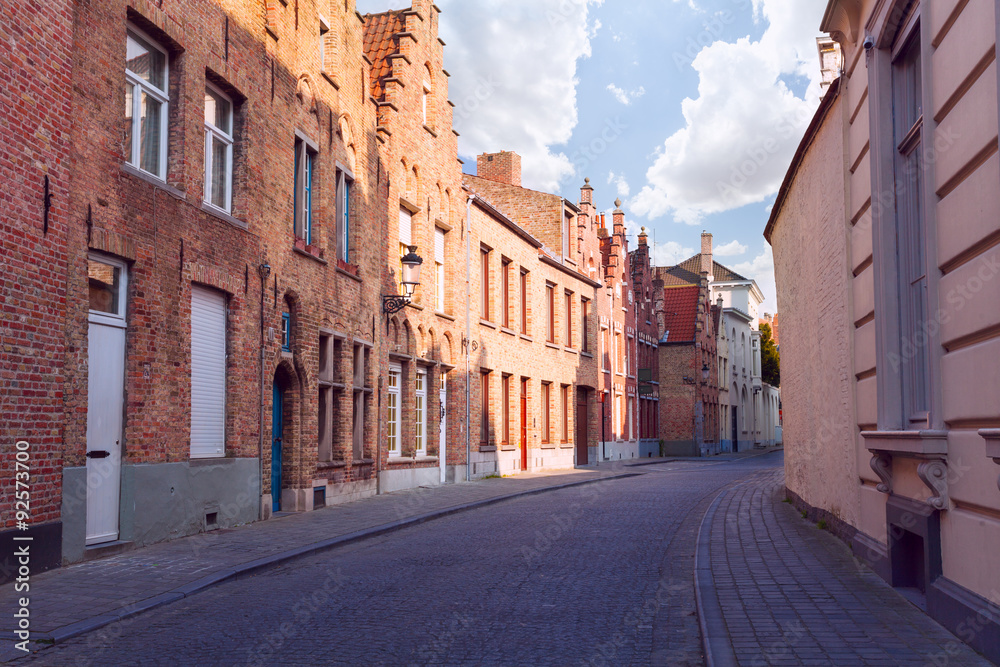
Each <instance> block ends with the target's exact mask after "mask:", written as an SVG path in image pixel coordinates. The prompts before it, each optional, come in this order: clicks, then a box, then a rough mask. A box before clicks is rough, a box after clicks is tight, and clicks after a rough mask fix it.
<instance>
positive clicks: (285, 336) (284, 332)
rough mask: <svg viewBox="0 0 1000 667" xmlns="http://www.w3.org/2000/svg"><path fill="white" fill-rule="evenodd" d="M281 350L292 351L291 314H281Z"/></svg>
mask: <svg viewBox="0 0 1000 667" xmlns="http://www.w3.org/2000/svg"><path fill="white" fill-rule="evenodd" d="M281 351H282V352H291V351H292V314H291V313H282V314H281Z"/></svg>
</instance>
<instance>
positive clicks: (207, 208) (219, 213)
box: [201, 202, 250, 231]
mask: <svg viewBox="0 0 1000 667" xmlns="http://www.w3.org/2000/svg"><path fill="white" fill-rule="evenodd" d="M201 210H202V211H204V212H205V213H208V214H209V215H211V216H212V217H215V218H218V219H219V220H222V221H223V222H228V223H229V224H230V225H232V226H233V227H238V228H239V229H242V230H243V231H247V230H248V229H250V226H249V225H248V224H247V223H245V222H243V221H242V220H240V219H239V218H234V217H233V216H231V215H229V214H228V213H226V212H225V211H223V210H222V209H221V208H216V207H215V206H212V205H211V204H209V203H208V202H202V203H201Z"/></svg>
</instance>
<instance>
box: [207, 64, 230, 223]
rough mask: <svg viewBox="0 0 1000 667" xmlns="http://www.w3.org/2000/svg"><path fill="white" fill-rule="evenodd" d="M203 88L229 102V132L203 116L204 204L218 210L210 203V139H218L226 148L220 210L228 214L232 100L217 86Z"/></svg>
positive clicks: (211, 193) (211, 194) (211, 85)
mask: <svg viewBox="0 0 1000 667" xmlns="http://www.w3.org/2000/svg"><path fill="white" fill-rule="evenodd" d="M205 88H207V89H209V90H211V91H212V92H213V93H215V94H216V95H218V96H219V97H221V98H222V99H224V100H226V101H227V102H229V127H230V132H228V133H227V132H225V131H224V130H222V128H219V127H217V126H216V125H215V124H214V123H212V122H210V121H209V120H208V116H207V115H206V116H205V197H204V199H205V203H206V204H208V205H209V206H211V207H212V208H219V207H218V206H216V205H215V204H214V203H213V202H212V196H213V195H214V194H215V193H214V192H212V167H213V166H214V165H213V163H212V139H213V138H215V139H218V140H219V141H221V142H222V143H223V144H225V146H226V178H225V181H226V205H225V207H223V208H222V210H223V211H225V212H226V213H229V212H231V211H232V209H233V143H234V139H233V137H234V136H235V134H236V114H235V110H234V104H233V99H232V98H231V97H230V96H229V95H227V94H226V93H224V92H223V91H222V89H220V88H219V87H218V86H216V85H214V84H212V83H211V82H209V81H206V82H205Z"/></svg>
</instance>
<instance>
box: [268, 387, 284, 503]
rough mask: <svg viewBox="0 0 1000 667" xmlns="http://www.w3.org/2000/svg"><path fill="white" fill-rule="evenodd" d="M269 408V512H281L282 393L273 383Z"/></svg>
mask: <svg viewBox="0 0 1000 667" xmlns="http://www.w3.org/2000/svg"><path fill="white" fill-rule="evenodd" d="M273 393H274V395H273V397H272V403H271V405H272V407H271V511H272V512H280V511H281V433H282V430H283V428H282V427H283V421H284V420H283V419H282V414H283V410H282V409H281V404H282V402H283V399H284V397H285V395H284V392H282V391H281V388H280V387H278V383H274V392H273Z"/></svg>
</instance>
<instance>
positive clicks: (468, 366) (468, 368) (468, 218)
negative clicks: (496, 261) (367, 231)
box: [465, 195, 475, 482]
mask: <svg viewBox="0 0 1000 667" xmlns="http://www.w3.org/2000/svg"><path fill="white" fill-rule="evenodd" d="M474 198H475V195H469V198H468V200H466V202H465V481H466V482H471V481H472V460H471V459H472V440H471V437H472V436H471V431H472V427H471V420H472V413H471V400H472V394H471V386H472V375H471V373H472V355H471V353H470V350H471V349H472V325H471V323H470V321H469V317H470V315H471V307H470V305H469V301H470V300H471V299H472V282H471V279H470V278H469V275H470V274H469V271H470V270H471V267H470V262H471V259H470V257H471V253H472V200H473V199H474Z"/></svg>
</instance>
